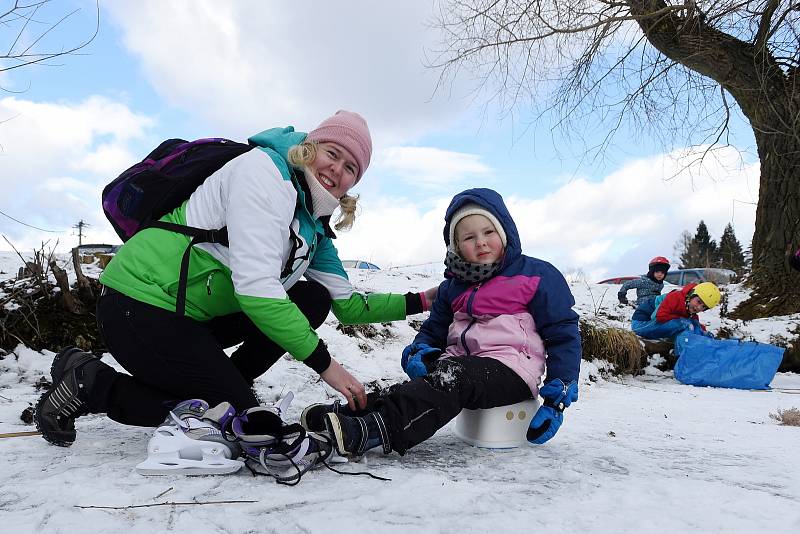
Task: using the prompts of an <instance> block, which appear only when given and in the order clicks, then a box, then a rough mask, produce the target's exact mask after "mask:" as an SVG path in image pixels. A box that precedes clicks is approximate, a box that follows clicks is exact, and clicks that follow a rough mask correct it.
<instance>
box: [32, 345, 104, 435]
mask: <svg viewBox="0 0 800 534" xmlns="http://www.w3.org/2000/svg"><path fill="white" fill-rule="evenodd" d="M107 367H108V366H107V365H106V364H104V363H103V362H101V361H100V359H99V358H96V357H95V356H93V355H91V354H89V353H87V352H83V351H81V350H79V349H76V348H74V347H70V348H67V349H64V350H62V351H61V352H59V353H58V354H57V355H56V357H55V358H54V359H53V366H52V367H51V370H50V374H51V376H52V379H53V386H52V387H51V388H50V391H48V392H46V393H45V394H44V395H42V396H41V398H39V402H38V403H37V404H36V410H35V411H34V415H33V420H34V421H35V422H36V428H37V430H39V432H41V433H42V437H43V438H44V439H46V440H47V441H49V442H50V443H52V444H53V445H58V446H60V447H69V446H70V445H72V443H73V442H74V441H75V419H76V418H77V417H80V416H81V415H86V414H87V413H89V409H88V405H87V404H86V402H87V399H88V392H89V391H90V390H91V389H92V386H93V385H94V380H95V377H96V376H97V373H98V371H100V370H101V369H104V368H107Z"/></svg>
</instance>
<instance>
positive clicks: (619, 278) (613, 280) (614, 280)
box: [597, 276, 639, 285]
mask: <svg viewBox="0 0 800 534" xmlns="http://www.w3.org/2000/svg"><path fill="white" fill-rule="evenodd" d="M637 278H639V277H638V276H617V277H616V278H606V279H605V280H600V281H599V282H597V283H598V284H616V285H621V284H624V283H625V282H627V281H628V280H636V279H637Z"/></svg>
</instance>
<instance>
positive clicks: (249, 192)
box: [100, 126, 422, 373]
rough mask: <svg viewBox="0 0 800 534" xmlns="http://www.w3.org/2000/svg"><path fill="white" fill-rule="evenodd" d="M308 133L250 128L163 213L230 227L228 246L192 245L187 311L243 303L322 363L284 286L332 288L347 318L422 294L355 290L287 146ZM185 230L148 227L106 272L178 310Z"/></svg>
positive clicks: (307, 358)
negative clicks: (242, 141)
mask: <svg viewBox="0 0 800 534" xmlns="http://www.w3.org/2000/svg"><path fill="white" fill-rule="evenodd" d="M305 137H306V134H305V133H302V132H295V131H294V128H292V127H291V126H289V127H286V128H273V129H270V130H266V131H263V132H261V133H260V134H257V135H255V136H253V137H251V138H250V139H249V141H250V143H251V144H255V145H256V146H257V147H258V148H257V149H253V150H251V151H249V152H246V153H245V154H243V155H241V156H239V157H236V158H234V159H233V160H231V161H229V162H228V163H227V164H226V165H225V166H223V167H222V168H221V169H220V170H219V171H217V172H215V173H214V174H212V175H211V176H210V177H209V178H207V179H206V180H205V181H204V182H203V184H202V185H201V186H200V187H199V188H198V189H197V190H196V191H195V192H194V193H192V195H191V197H190V198H189V199H188V200H187V201H186V202H184V203H183V205H182V206H180V207H178V208H176V209H175V210H174V211H173V212H172V213H170V214H168V215H165V216H164V217H162V219H161V220H163V221H168V222H172V223H176V224H182V225H187V226H193V227H196V228H208V229H215V228H222V227H227V229H228V242H229V246H228V247H225V246H222V245H219V244H209V243H204V244H198V245H195V246H194V247H193V249H192V253H191V257H190V260H189V276H188V280H187V288H186V315H187V316H188V317H190V318H192V319H195V320H197V321H208V320H210V319H211V318H213V317H217V316H221V315H228V314H231V313H237V312H244V313H245V314H247V316H248V317H249V318H250V319H251V320H252V321H253V323H255V324H256V325H257V326H258V328H260V329H261V331H262V332H264V334H266V335H267V336H268V337H269V338H270V339H272V340H273V341H275V342H276V343H278V344H279V345H280V346H281V347H283V348H284V349H286V351H287V352H289V353H290V354H291V355H292V356H293V357H294V358H295V359H297V360H299V361H303V362H305V363H306V364H308V365H309V366H310V367H312V368H313V369H314V370H316V371H317V372H320V373H321V372H323V371H324V370H325V369H327V367H328V365H329V364H330V355H329V354H328V351H327V349H326V348H325V345H324V343H322V342H321V340H320V339H319V337H318V336H317V334H316V332H315V331H314V330H313V329H312V328H311V325H310V324H309V323H308V320H307V319H306V317H305V316H304V315H303V314H302V312H301V311H300V310H299V309H298V308H297V306H295V304H294V303H293V302H292V301H291V300H289V298H288V296H287V294H286V290H287V289H289V288H290V287H292V285H294V284H295V283H296V282H297V281H298V280H299V279H300V278H301V277H303V276H305V277H306V278H307V279H309V280H313V281H316V282H319V283H321V284H322V285H324V286H325V287H326V288H327V289H328V291H329V292H330V294H331V298H332V299H333V304H332V308H333V313H334V314H335V315H336V317H337V318H338V319H339V320H340V321H341V322H342V323H345V324H354V323H371V322H383V321H392V320H398V319H403V318H405V316H406V314H412V313H419V312H421V311H422V303H421V299H420V298H419V296H418V295H416V294H406V295H399V294H370V295H369V296H365V295H362V294H360V293H356V292H355V291H354V289H353V287H352V286H351V285H350V282H349V280H348V278H347V274H346V273H345V270H344V268H343V267H342V263H341V261H340V260H339V256H338V253H337V251H336V247H334V245H333V242H332V240H331V238H332V237H333V233H332V232H331V231H330V228H329V227H328V225H327V221H323V220H319V219H314V218H313V217H312V215H311V210H310V209H309V208H310V201H309V200H308V199H307V198H306V194H305V193H304V191H303V188H302V187H301V186H300V184H299V183H298V181H297V177H295V176H294V175H293V173H292V172H291V170H290V167H289V165H288V163H287V153H288V150H289V148H290V147H292V146H294V145H297V144H299V143H301V142H302V141H303V140H304V139H305ZM301 179H302V178H301ZM290 227H291V230H290ZM189 240H190V238H189V237H188V236H185V235H182V234H179V233H175V232H170V231H167V230H162V229H158V228H148V229H145V230H142V231H140V232H139V233H137V234H136V235H134V236H133V237H132V238H131V239H130V240H128V241H127V242H126V243H125V244H124V245H123V246H122V247H121V248H120V250H119V251H118V252H117V254H116V256H115V257H114V259H113V260H112V261H111V262H110V263H109V264H108V266H107V267H106V269H105V271H104V272H103V274H102V276H101V277H100V282H101V283H103V284H104V285H107V286H109V287H111V288H113V289H116V290H117V291H119V292H120V293H123V294H125V295H127V296H129V297H131V298H134V299H136V300H139V301H141V302H145V303H147V304H151V305H153V306H158V307H159V308H164V309H166V310H170V311H175V301H176V295H177V291H178V279H179V273H180V263H181V257H182V256H183V252H184V250H185V249H186V247H187V245H188V244H189ZM284 269H286V272H284ZM282 273H283V276H281V274H282Z"/></svg>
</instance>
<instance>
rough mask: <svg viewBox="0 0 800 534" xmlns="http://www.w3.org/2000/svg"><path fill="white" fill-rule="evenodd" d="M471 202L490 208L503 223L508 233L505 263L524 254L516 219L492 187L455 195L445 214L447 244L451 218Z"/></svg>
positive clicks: (445, 241)
mask: <svg viewBox="0 0 800 534" xmlns="http://www.w3.org/2000/svg"><path fill="white" fill-rule="evenodd" d="M471 203H475V204H478V205H479V206H481V207H482V208H485V209H486V210H488V211H489V212H490V213H491V214H492V215H494V216H495V217H497V220H498V221H500V224H502V225H503V231H505V233H506V253H505V256H504V258H503V265H504V266H505V265H509V264H510V263H511V262H513V261H514V260H516V259H517V258H518V257H519V256H520V255H521V254H522V244H521V243H520V241H519V232H518V231H517V225H516V224H514V219H512V218H511V214H510V213H509V212H508V208H506V204H505V202H503V197H501V196H500V194H499V193H497V192H496V191H493V190H491V189H485V188H482V187H479V188H475V189H467V190H466V191H462V192H461V193H459V194H457V195H456V196H454V197H453V200H451V201H450V206H448V207H447V211H446V212H445V214H444V221H445V223H444V243H445V245H447V246H448V247H449V246H450V219H452V218H453V214H454V213H455V212H456V211H458V210H459V209H460V208H461V207H462V206H464V205H465V204H471Z"/></svg>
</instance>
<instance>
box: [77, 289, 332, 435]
mask: <svg viewBox="0 0 800 534" xmlns="http://www.w3.org/2000/svg"><path fill="white" fill-rule="evenodd" d="M106 289H109V288H106ZM287 293H288V295H289V298H290V299H291V300H292V301H293V302H294V303H295V304H296V305H297V306H298V307H299V308H300V311H302V312H303V314H304V315H305V316H306V317H307V318H308V320H309V322H310V323H311V326H312V328H317V327H319V326H320V325H321V324H322V323H323V322H324V321H325V318H326V317H327V315H328V312H329V311H330V306H331V298H330V294H329V293H328V291H327V290H326V289H325V287H324V286H322V285H321V284H318V283H317V282H310V281H301V282H298V283H297V284H295V285H294V286H293V287H292V288H291V289H289V291H288V292H287ZM97 323H98V325H99V327H100V332H101V333H102V335H103V338H104V339H105V342H106V345H107V346H108V350H109V352H111V354H112V355H113V356H114V359H116V360H117V362H119V364H120V365H121V366H122V367H124V368H125V370H126V371H128V372H129V373H130V374H131V376H128V375H126V374H124V373H118V372H116V371H114V369H112V368H107V369H104V370H103V371H101V372H100V373H99V374H98V376H97V378H96V381H95V383H94V386H93V387H92V390H91V391H90V392H89V409H90V410H91V412H92V413H107V414H108V416H109V417H110V418H111V419H113V420H115V421H117V422H120V423H124V424H128V425H139V426H158V425H159V424H161V422H162V421H164V419H165V417H166V416H167V413H168V412H169V409H170V408H171V407H172V406H174V405H175V404H176V403H177V402H180V401H183V400H186V399H203V400H205V401H206V402H208V403H209V405H211V406H215V405H216V404H218V403H220V402H223V401H228V402H230V403H231V404H232V405H233V406H234V408H236V410H237V411H241V410H244V409H246V408H251V407H254V406H258V400H257V399H256V397H255V395H254V393H253V391H252V385H253V381H254V380H255V379H256V378H257V377H258V376H260V375H261V374H263V373H264V372H265V371H266V370H267V369H269V368H270V367H271V366H272V364H274V363H275V362H276V361H277V360H278V359H279V358H280V357H281V356H282V355H283V354H284V353H285V351H284V350H283V349H282V348H281V347H280V346H279V345H277V344H276V343H275V342H274V341H272V340H271V339H269V338H268V337H267V336H266V335H265V334H264V333H263V332H261V330H259V329H258V327H257V326H256V325H255V324H254V323H253V322H252V321H251V320H250V319H249V318H248V317H247V316H246V315H245V314H244V313H235V314H232V315H226V316H223V317H217V318H215V319H212V320H211V321H208V322H200V321H195V320H193V319H190V318H188V317H180V316H178V315H177V314H175V313H173V312H171V311H168V310H164V309H162V308H158V307H156V306H151V305H149V304H145V303H143V302H140V301H138V300H135V299H132V298H130V297H128V296H126V295H123V294H122V293H119V292H117V291H113V290H111V291H107V292H106V294H105V295H103V296H102V297H100V300H99V301H98V303H97ZM238 343H242V345H241V346H240V347H239V348H238V349H236V351H235V352H234V353H233V355H232V356H231V357H230V358H229V357H228V355H227V354H225V352H224V351H223V349H225V348H228V347H232V346H234V345H236V344H238Z"/></svg>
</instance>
